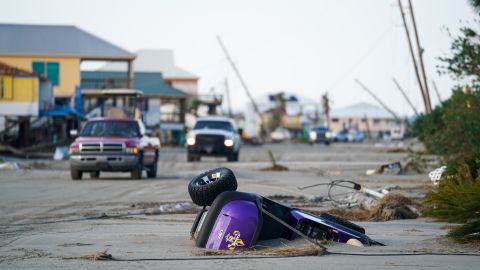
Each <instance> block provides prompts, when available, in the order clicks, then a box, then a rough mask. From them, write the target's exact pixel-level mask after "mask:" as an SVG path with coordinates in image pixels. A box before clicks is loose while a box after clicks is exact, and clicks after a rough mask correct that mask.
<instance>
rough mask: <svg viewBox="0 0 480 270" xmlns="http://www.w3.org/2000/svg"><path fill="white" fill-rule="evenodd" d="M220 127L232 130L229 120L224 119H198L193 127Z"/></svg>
mask: <svg viewBox="0 0 480 270" xmlns="http://www.w3.org/2000/svg"><path fill="white" fill-rule="evenodd" d="M204 128H206V129H221V130H227V131H231V132H233V131H234V130H233V127H232V124H231V123H230V122H225V121H198V122H197V123H196V124H195V126H194V127H193V129H204Z"/></svg>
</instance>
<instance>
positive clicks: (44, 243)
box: [0, 144, 480, 269]
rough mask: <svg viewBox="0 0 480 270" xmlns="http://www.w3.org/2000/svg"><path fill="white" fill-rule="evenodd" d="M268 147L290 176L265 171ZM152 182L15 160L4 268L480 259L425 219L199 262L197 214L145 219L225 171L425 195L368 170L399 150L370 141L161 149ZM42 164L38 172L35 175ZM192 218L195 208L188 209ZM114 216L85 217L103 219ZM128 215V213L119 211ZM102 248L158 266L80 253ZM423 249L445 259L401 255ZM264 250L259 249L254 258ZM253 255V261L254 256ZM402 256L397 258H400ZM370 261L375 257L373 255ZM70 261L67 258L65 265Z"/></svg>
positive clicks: (273, 186) (7, 183) (249, 182)
mask: <svg viewBox="0 0 480 270" xmlns="http://www.w3.org/2000/svg"><path fill="white" fill-rule="evenodd" d="M268 150H272V151H273V153H274V154H275V156H276V158H277V162H278V163H279V164H281V165H284V166H287V167H288V168H289V171H288V172H264V171H260V169H262V168H264V167H268V166H270V165H271V164H270V162H269V157H268V154H267V151H268ZM160 156H161V158H160V161H159V176H158V177H157V178H155V179H144V180H130V179H129V175H128V174H123V173H120V174H115V173H106V174H102V175H101V177H100V179H89V177H88V176H87V177H85V179H84V180H82V181H72V180H70V177H69V172H68V162H67V161H57V162H54V161H49V162H46V161H20V163H22V164H27V165H28V164H30V165H31V166H30V167H33V169H19V170H2V171H0V269H19V268H21V269H51V268H66V269H78V268H87V269H88V268H92V269H131V268H147V269H150V268H151V269H159V268H161V269H191V268H195V269H212V268H213V269H217V268H222V269H224V268H229V269H293V268H298V266H299V265H301V267H302V268H304V269H319V268H320V269H322V268H325V269H386V268H393V267H395V268H396V269H398V268H400V269H404V268H412V269H418V268H424V267H428V268H436V269H452V268H453V269H477V268H478V265H479V263H480V257H478V256H465V255H456V254H458V253H474V254H480V248H479V247H478V246H474V245H467V244H458V243H454V242H452V241H450V240H448V239H446V238H445V237H444V235H445V234H446V232H447V231H446V228H448V226H446V225H447V224H443V223H436V222H433V221H432V220H428V219H423V218H422V219H416V220H397V221H390V222H360V223H359V224H360V225H362V226H364V227H365V228H366V230H367V234H369V235H370V236H371V237H372V238H374V239H375V240H378V241H381V242H384V243H385V244H387V246H386V247H365V248H356V247H351V246H346V245H342V244H332V243H330V244H328V246H327V248H328V251H330V252H343V253H345V252H348V253H358V255H345V254H343V255H335V254H329V255H324V256H316V257H290V258H248V256H255V253H253V254H249V255H241V254H240V255H238V254H237V255H233V256H231V255H228V257H234V259H225V257H221V256H220V257H219V256H213V257H212V256H204V255H205V254H203V253H202V252H204V251H203V250H201V249H198V248H196V247H194V244H193V241H192V240H190V239H189V230H190V226H191V224H192V222H193V219H194V216H195V215H194V214H192V213H188V214H178V213H172V214H161V215H145V214H143V212H144V210H145V209H146V210H147V211H148V210H151V209H156V208H158V207H159V206H162V205H165V204H168V203H173V204H176V203H179V202H189V201H190V199H189V196H188V193H187V189H186V187H187V184H188V182H189V181H190V179H191V178H192V177H194V176H195V175H197V174H198V173H200V172H202V171H205V170H207V169H211V168H214V167H220V166H226V167H230V168H232V169H233V170H234V172H235V174H236V176H237V178H238V182H239V188H238V190H240V191H247V192H256V193H260V194H262V195H266V196H271V195H289V196H293V197H302V198H304V199H305V200H308V199H311V198H314V197H317V196H325V195H326V188H325V187H318V188H312V189H306V190H299V189H297V187H298V186H304V185H311V184H316V183H320V182H328V181H330V180H333V179H349V180H355V181H358V182H360V183H362V184H364V185H368V186H369V187H372V188H381V187H384V186H385V185H390V186H392V185H397V186H398V187H399V189H398V192H401V193H402V194H404V195H407V196H409V197H413V198H417V199H421V197H422V196H423V194H424V193H425V191H426V189H427V188H428V186H429V185H430V181H429V180H428V178H427V176H426V174H408V175H374V176H367V175H366V174H365V171H366V170H367V169H373V168H376V167H378V166H380V165H381V164H384V163H389V162H394V161H403V159H404V157H405V156H406V154H405V153H387V152H386V151H385V148H384V147H375V146H374V145H373V144H333V145H331V146H330V147H326V146H324V145H314V146H309V145H299V144H286V145H285V144H281V145H265V146H261V147H253V146H248V147H244V148H243V149H242V152H241V155H240V161H239V162H236V163H227V162H225V160H224V159H221V158H206V159H204V160H202V162H198V163H187V162H186V156H185V152H184V149H181V148H164V149H162V152H161V155H160ZM35 167H40V168H41V169H35ZM318 207H320V208H322V207H327V208H328V207H332V205H331V204H329V203H328V202H326V203H325V204H320V205H319V206H318ZM190 212H193V211H192V210H190ZM104 214H105V215H108V216H112V215H123V216H118V217H116V218H103V219H85V218H89V217H99V216H101V215H104ZM125 214H133V215H125ZM305 245H308V244H307V243H306V242H304V241H303V240H300V241H296V242H293V243H292V242H288V241H279V242H278V243H274V244H273V246H274V248H276V247H284V246H305ZM103 250H107V252H108V253H110V254H112V255H113V256H114V257H115V258H120V259H127V260H128V259H161V260H158V261H155V260H153V261H152V260H147V261H122V262H120V261H91V260H86V259H81V258H79V257H82V256H85V255H90V254H93V253H95V252H98V251H103ZM414 252H424V253H438V254H443V255H405V254H406V253H414ZM259 254H261V253H259ZM259 254H257V255H258V256H260V255H259ZM402 254H403V255H402ZM373 255H374V256H373ZM69 258H70V259H69Z"/></svg>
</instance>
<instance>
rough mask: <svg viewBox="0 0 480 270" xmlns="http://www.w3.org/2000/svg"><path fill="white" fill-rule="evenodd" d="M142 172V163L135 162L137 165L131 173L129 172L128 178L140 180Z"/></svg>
mask: <svg viewBox="0 0 480 270" xmlns="http://www.w3.org/2000/svg"><path fill="white" fill-rule="evenodd" d="M142 170H143V165H142V161H141V160H139V161H138V162H137V165H135V169H133V170H132V171H131V172H130V177H131V178H132V179H142Z"/></svg>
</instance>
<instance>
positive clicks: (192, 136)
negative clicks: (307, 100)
mask: <svg viewBox="0 0 480 270" xmlns="http://www.w3.org/2000/svg"><path fill="white" fill-rule="evenodd" d="M239 153H240V135H239V134H238V131H237V128H236V125H235V122H234V121H233V120H232V119H231V118H227V117H218V116H217V117H212V116H211V117H202V118H199V119H198V120H197V122H196V123H195V126H194V127H193V129H192V130H191V131H190V132H189V133H188V134H187V161H189V162H191V161H200V160H201V158H202V156H224V157H226V158H227V160H228V161H238V155H239Z"/></svg>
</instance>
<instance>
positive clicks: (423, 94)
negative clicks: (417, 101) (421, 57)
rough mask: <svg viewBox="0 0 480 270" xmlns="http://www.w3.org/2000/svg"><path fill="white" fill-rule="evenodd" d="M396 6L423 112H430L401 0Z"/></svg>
mask: <svg viewBox="0 0 480 270" xmlns="http://www.w3.org/2000/svg"><path fill="white" fill-rule="evenodd" d="M398 7H399V8H400V14H401V15H402V21H403V27H404V29H405V34H406V36H407V41H408V48H409V50H410V56H411V57H412V62H413V67H414V68H415V76H416V78H417V82H418V87H419V88H420V92H421V93H422V98H423V104H424V106H425V112H426V113H430V112H431V110H430V107H429V106H428V100H427V95H426V93H425V90H424V88H423V84H422V79H421V78H420V72H419V70H418V66H417V60H416V58H415V53H414V51H413V46H412V40H411V38H410V31H409V30H408V26H407V21H406V19H405V13H404V12H403V6H402V1H401V0H398Z"/></svg>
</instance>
